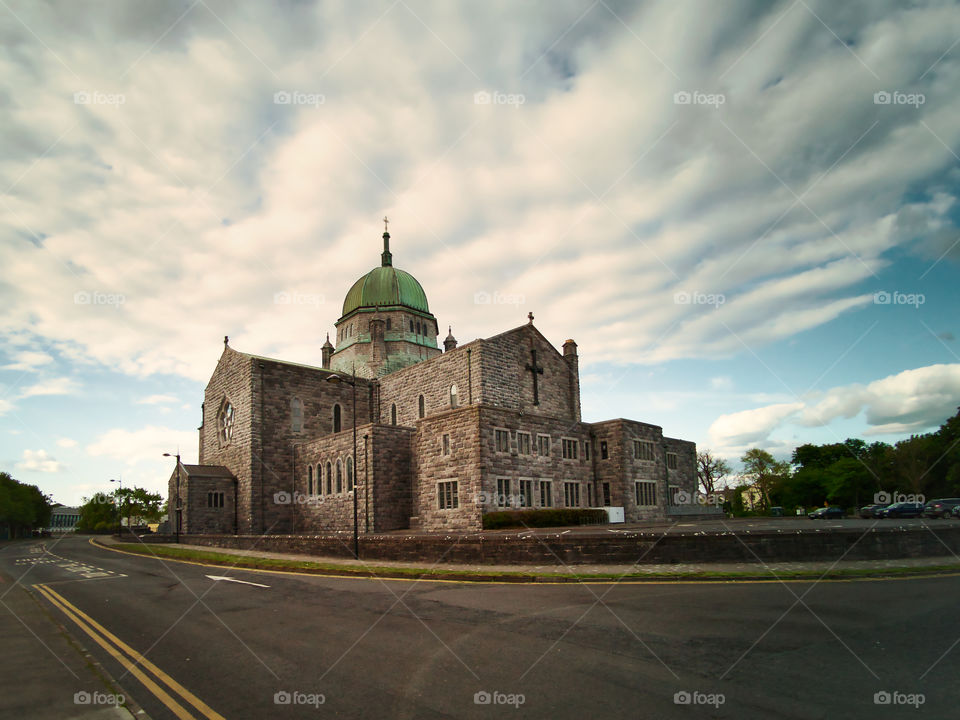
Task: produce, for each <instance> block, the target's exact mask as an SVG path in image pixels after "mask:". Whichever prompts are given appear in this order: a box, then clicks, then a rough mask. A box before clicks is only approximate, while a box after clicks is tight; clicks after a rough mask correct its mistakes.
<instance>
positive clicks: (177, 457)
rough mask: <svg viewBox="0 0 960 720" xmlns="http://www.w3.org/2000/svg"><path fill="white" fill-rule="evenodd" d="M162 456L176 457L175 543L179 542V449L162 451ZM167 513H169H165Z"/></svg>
mask: <svg viewBox="0 0 960 720" xmlns="http://www.w3.org/2000/svg"><path fill="white" fill-rule="evenodd" d="M163 456H164V457H175V458H176V459H177V507H176V508H174V511H173V512H174V513H175V516H176V524H175V525H174V534H175V535H176V539H177V543H179V542H180V451H179V450H178V451H177V453H176V454H175V455H171V454H170V453H164V454H163ZM167 514H168V515H169V513H167Z"/></svg>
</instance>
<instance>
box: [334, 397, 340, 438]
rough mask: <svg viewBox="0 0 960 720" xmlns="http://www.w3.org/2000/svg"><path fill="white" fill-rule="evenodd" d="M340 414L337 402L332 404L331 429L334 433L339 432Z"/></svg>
mask: <svg viewBox="0 0 960 720" xmlns="http://www.w3.org/2000/svg"><path fill="white" fill-rule="evenodd" d="M340 415H341V413H340V405H339V404H337V405H334V406H333V431H334V432H335V433H338V432H340V424H341V418H340Z"/></svg>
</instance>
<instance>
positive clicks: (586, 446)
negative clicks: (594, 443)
mask: <svg viewBox="0 0 960 720" xmlns="http://www.w3.org/2000/svg"><path fill="white" fill-rule="evenodd" d="M583 459H584V460H589V459H590V441H589V440H584V441H583Z"/></svg>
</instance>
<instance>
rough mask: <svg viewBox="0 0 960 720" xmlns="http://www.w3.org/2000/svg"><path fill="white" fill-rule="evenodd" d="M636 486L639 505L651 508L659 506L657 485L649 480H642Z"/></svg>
mask: <svg viewBox="0 0 960 720" xmlns="http://www.w3.org/2000/svg"><path fill="white" fill-rule="evenodd" d="M635 485H636V493H637V505H640V506H648V507H649V506H651V505H656V504H657V484H656V483H655V482H650V481H648V480H641V481H639V482H637V483H635Z"/></svg>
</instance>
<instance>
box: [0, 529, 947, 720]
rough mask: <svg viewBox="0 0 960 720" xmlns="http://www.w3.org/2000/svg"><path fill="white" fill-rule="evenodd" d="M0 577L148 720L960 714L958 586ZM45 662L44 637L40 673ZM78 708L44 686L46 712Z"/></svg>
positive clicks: (104, 570) (103, 566) (94, 550)
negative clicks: (22, 592)
mask: <svg viewBox="0 0 960 720" xmlns="http://www.w3.org/2000/svg"><path fill="white" fill-rule="evenodd" d="M209 576H214V577H226V578H230V579H226V580H224V579H219V580H215V579H211V577H209ZM0 580H2V582H0V589H2V590H3V591H4V592H9V591H10V590H12V589H13V588H14V587H17V586H22V587H23V588H26V589H27V590H28V591H29V592H30V593H32V594H33V595H34V597H36V598H37V600H38V601H39V602H40V603H41V605H42V606H43V607H44V608H45V609H46V610H47V611H48V612H49V613H50V615H51V617H52V618H53V619H54V620H56V621H57V622H60V623H62V624H63V625H64V627H66V628H67V629H68V630H69V632H70V634H71V635H72V636H73V637H74V638H75V639H76V641H77V643H78V644H79V645H82V646H83V647H85V648H86V649H87V650H89V652H90V653H91V655H92V656H93V657H94V658H96V660H97V661H99V662H100V663H101V664H102V666H103V668H104V669H105V670H106V671H107V672H108V673H109V674H110V675H111V676H112V677H113V678H115V679H116V681H117V682H118V683H119V685H120V686H121V688H122V690H123V692H124V693H125V694H126V695H128V696H129V697H132V698H133V699H135V700H136V701H137V702H138V703H139V704H140V705H141V706H142V707H143V708H144V709H145V710H146V712H147V713H148V714H149V715H150V716H151V717H152V718H154V720H162V719H166V718H175V717H181V718H205V717H206V718H216V717H224V718H231V719H233V718H256V719H257V720H261V719H262V718H301V717H304V718H320V717H342V718H376V719H377V720H381V719H383V718H418V719H419V718H442V717H457V718H500V717H514V716H516V717H531V718H692V717H704V718H705V717H729V718H738V719H741V718H772V717H778V718H841V717H843V718H878V717H879V718H882V717H907V716H909V717H920V716H922V717H931V718H934V717H935V718H944V717H956V716H958V715H960V710H958V709H957V708H958V704H960V700H958V696H957V693H956V689H955V687H954V685H955V678H956V677H957V675H958V673H960V643H958V639H960V626H958V624H957V622H956V618H957V609H958V607H957V606H958V600H957V598H960V577H954V576H942V577H934V578H919V579H910V580H884V581H854V582H850V581H847V582H820V583H812V582H797V583H780V582H777V581H773V582H766V583H699V584H697V583H691V584H677V583H660V584H653V583H647V584H625V583H620V584H591V585H582V584H581V585H569V584H568V585H515V584H467V583H456V582H438V581H429V582H412V581H407V580H389V581H380V580H375V579H374V580H371V579H346V578H331V577H318V576H307V575H295V574H281V573H267V572H255V571H240V570H231V569H225V568H213V567H205V566H200V565H193V564H186V563H177V562H172V561H158V560H155V559H151V558H143V557H135V556H130V555H125V554H120V553H118V552H115V551H112V550H107V549H103V548H98V547H94V546H92V545H90V544H89V543H88V542H87V540H86V539H85V538H81V537H70V538H66V539H62V540H57V539H49V540H43V541H33V542H29V543H19V544H17V545H15V546H8V547H6V548H4V550H3V552H0ZM235 580H236V581H245V582H246V583H254V584H245V583H244V582H235ZM13 615H14V613H13V611H11V612H8V613H6V614H5V615H4V616H3V619H2V620H0V622H2V623H3V624H4V625H3V626H2V628H0V629H3V630H4V632H7V633H14V632H15V631H16V630H17V628H18V627H19V626H18V624H17V620H16V619H15V618H14V617H13ZM54 654H56V653H54V652H53V651H52V650H50V651H48V650H47V649H45V648H44V646H43V645H41V644H40V643H39V642H37V643H36V648H35V654H34V658H35V660H33V661H32V663H31V665H33V664H34V663H35V664H36V666H37V667H40V666H46V665H47V664H53V665H55V664H56V663H58V660H59V658H57V657H54V656H53V655H54ZM141 654H142V656H145V660H144V661H141ZM0 663H3V664H2V665H0V673H2V677H4V679H5V681H4V686H5V689H4V693H8V694H10V693H12V694H13V695H14V696H15V695H16V694H17V693H18V692H25V690H21V688H26V687H27V686H28V685H29V683H30V679H31V677H32V675H33V671H34V669H35V668H33V667H29V666H24V665H23V664H22V663H18V664H17V666H15V667H10V666H9V665H8V659H7V658H6V657H4V658H3V659H2V660H0ZM10 678H15V679H16V680H15V682H13V683H8V682H7V679H10ZM67 692H69V693H70V696H71V698H72V694H73V692H74V689H73V688H67V687H63V688H62V689H58V688H51V690H50V702H52V703H57V702H66V701H67V700H68V699H69V698H67V697H66V693H67ZM878 692H881V693H882V692H888V693H892V694H891V695H890V696H889V697H890V699H891V703H892V704H889V705H886V704H880V705H878V704H876V703H875V694H876V693H878ZM477 693H490V695H489V699H490V700H491V702H490V703H488V704H485V703H482V702H481V703H480V704H478V703H477V702H476V701H477V700H480V701H483V700H486V699H488V696H487V695H477ZM677 693H681V694H680V695H677ZM682 693H688V694H687V695H683V694H682ZM896 693H899V694H896ZM61 695H63V697H61ZM886 698H887V696H883V695H881V696H880V699H881V700H883V699H886ZM7 699H8V701H9V699H10V698H7ZM685 699H689V700H690V703H689V704H683V703H682V701H683V700H685ZM921 699H922V701H923V702H922V704H920V701H921ZM677 700H679V701H681V702H680V703H678V702H677ZM285 701H289V702H285ZM895 703H899V704H895ZM904 703H913V705H910V704H906V705H905V704H904ZM5 707H7V708H9V707H11V704H10V703H9V702H7V703H6V704H5V703H4V702H3V700H2V699H0V715H2V716H4V717H12V715H10V714H7V715H3V713H4V708H5ZM39 715H40V713H39V712H38V714H37V716H39ZM19 717H23V715H19Z"/></svg>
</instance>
